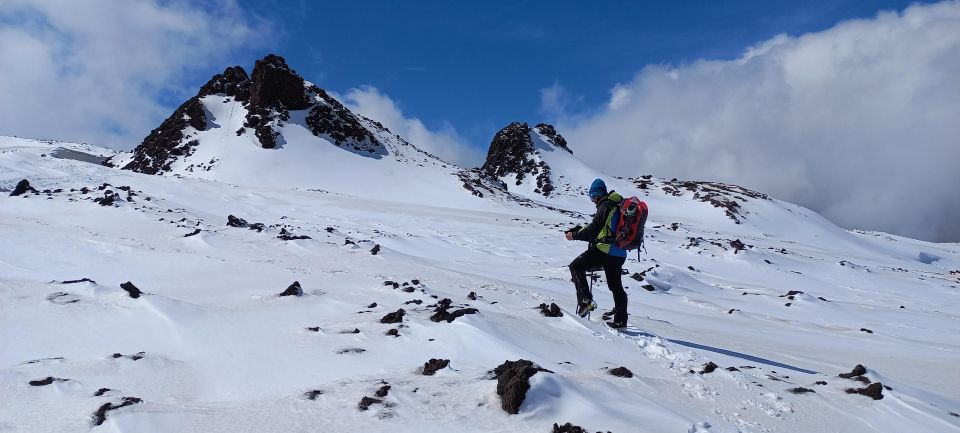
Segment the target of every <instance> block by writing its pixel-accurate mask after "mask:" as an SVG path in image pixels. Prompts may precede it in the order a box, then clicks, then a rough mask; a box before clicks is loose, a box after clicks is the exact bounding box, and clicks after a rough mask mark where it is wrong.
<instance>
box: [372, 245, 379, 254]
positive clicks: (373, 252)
mask: <svg viewBox="0 0 960 433" xmlns="http://www.w3.org/2000/svg"><path fill="white" fill-rule="evenodd" d="M379 252H380V244H376V245H374V246H373V249H371V250H370V254H373V255H377V253H379Z"/></svg>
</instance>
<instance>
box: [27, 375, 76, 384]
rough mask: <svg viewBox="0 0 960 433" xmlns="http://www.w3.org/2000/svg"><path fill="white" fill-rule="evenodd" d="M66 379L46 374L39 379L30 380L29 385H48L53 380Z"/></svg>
mask: <svg viewBox="0 0 960 433" xmlns="http://www.w3.org/2000/svg"><path fill="white" fill-rule="evenodd" d="M67 380H68V379H60V378H58V377H52V376H47V377H45V378H43V379H40V380H31V381H30V382H29V383H30V386H46V385H50V384H52V383H53V382H66V381H67Z"/></svg>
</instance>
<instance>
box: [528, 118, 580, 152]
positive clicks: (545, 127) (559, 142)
mask: <svg viewBox="0 0 960 433" xmlns="http://www.w3.org/2000/svg"><path fill="white" fill-rule="evenodd" d="M536 128H537V132H539V133H540V134H541V135H543V136H544V137H546V138H547V141H548V142H549V143H550V144H552V145H554V146H555V147H559V148H561V149H563V150H566V151H567V152H569V153H570V154H571V155H573V151H572V150H570V148H569V147H567V139H565V138H563V136H562V135H560V134H559V133H557V130H556V129H555V128H554V127H553V125H550V124H548V123H540V124H537V126H536Z"/></svg>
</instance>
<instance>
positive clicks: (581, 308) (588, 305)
mask: <svg viewBox="0 0 960 433" xmlns="http://www.w3.org/2000/svg"><path fill="white" fill-rule="evenodd" d="M596 309H597V303H596V302H593V300H592V299H591V300H589V301H584V302H581V303H580V305H577V315H578V316H580V317H587V315H589V314H590V312H591V311H593V310H596Z"/></svg>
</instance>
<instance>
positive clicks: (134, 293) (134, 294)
mask: <svg viewBox="0 0 960 433" xmlns="http://www.w3.org/2000/svg"><path fill="white" fill-rule="evenodd" d="M120 288H121V289H123V290H125V291H126V292H127V293H128V294H130V297H131V298H133V299H137V298H139V297H140V295H142V294H143V292H141V291H140V289H138V288H137V286H134V285H133V283H131V282H129V281H127V282H126V283H123V284H121V285H120Z"/></svg>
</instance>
